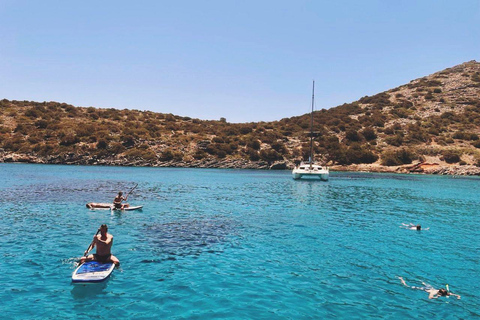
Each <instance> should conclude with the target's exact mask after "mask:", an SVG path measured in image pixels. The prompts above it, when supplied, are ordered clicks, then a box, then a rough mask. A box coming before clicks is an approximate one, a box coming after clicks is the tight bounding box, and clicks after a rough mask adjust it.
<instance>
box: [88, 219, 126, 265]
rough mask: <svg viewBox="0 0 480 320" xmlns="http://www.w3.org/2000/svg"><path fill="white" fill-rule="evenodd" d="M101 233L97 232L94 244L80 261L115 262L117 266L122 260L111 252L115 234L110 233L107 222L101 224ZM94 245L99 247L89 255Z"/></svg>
mask: <svg viewBox="0 0 480 320" xmlns="http://www.w3.org/2000/svg"><path fill="white" fill-rule="evenodd" d="M99 231H100V234H98V232H97V234H96V235H95V236H94V237H93V241H92V245H91V246H90V247H89V248H88V249H87V251H85V254H84V255H85V257H82V258H81V259H80V263H84V262H85V261H92V260H94V261H98V262H101V263H106V262H113V263H115V265H116V266H118V265H120V261H119V260H118V259H117V257H115V256H114V255H113V254H112V253H111V249H112V245H113V236H112V235H111V234H110V233H108V232H107V231H108V227H107V225H106V224H102V225H101V226H100V229H99ZM94 247H97V252H96V253H95V254H91V255H88V256H87V254H88V252H89V251H90V250H92V249H93V248H94Z"/></svg>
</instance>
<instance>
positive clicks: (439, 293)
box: [398, 277, 460, 299]
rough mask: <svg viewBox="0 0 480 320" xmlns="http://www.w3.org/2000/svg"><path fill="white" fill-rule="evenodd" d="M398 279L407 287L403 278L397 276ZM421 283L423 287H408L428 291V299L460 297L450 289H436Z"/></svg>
mask: <svg viewBox="0 0 480 320" xmlns="http://www.w3.org/2000/svg"><path fill="white" fill-rule="evenodd" d="M398 279H400V281H401V282H402V284H403V285H404V286H407V287H409V285H407V283H406V282H405V280H403V278H402V277H398ZM422 283H423V285H424V286H425V287H415V286H411V287H410V288H412V289H418V290H422V291H425V292H428V299H437V298H438V297H448V296H455V297H457V299H460V295H458V294H454V293H451V292H450V291H447V290H446V289H443V288H442V289H438V290H437V289H435V288H433V287H432V286H431V285H429V284H426V283H425V282H422ZM447 288H448V286H447Z"/></svg>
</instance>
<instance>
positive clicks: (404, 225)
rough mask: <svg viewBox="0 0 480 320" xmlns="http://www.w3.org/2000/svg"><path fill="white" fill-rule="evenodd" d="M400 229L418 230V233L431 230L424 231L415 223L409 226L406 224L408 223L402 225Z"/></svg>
mask: <svg viewBox="0 0 480 320" xmlns="http://www.w3.org/2000/svg"><path fill="white" fill-rule="evenodd" d="M400 228H405V229H409V230H417V231H420V230H428V229H430V228H426V229H422V226H421V225H419V224H416V225H415V224H413V223H409V224H406V223H402V225H401V226H400Z"/></svg>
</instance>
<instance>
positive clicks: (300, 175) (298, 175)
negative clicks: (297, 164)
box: [292, 172, 328, 181]
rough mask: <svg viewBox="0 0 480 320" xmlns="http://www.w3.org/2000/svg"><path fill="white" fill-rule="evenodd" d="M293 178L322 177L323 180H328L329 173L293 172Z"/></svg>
mask: <svg viewBox="0 0 480 320" xmlns="http://www.w3.org/2000/svg"><path fill="white" fill-rule="evenodd" d="M292 176H293V179H295V180H298V179H320V180H321V181H328V173H309V172H303V173H302V172H293V173H292Z"/></svg>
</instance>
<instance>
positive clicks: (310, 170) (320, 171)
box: [292, 81, 329, 181]
mask: <svg viewBox="0 0 480 320" xmlns="http://www.w3.org/2000/svg"><path fill="white" fill-rule="evenodd" d="M314 103H315V81H313V89H312V112H311V115H310V156H309V158H308V162H303V161H302V162H301V163H300V165H299V166H296V167H295V168H294V169H293V171H292V176H293V179H295V180H297V179H302V178H307V179H308V178H315V179H316V178H320V180H322V181H328V175H329V169H328V167H326V166H322V165H321V164H320V163H318V162H316V161H314V158H313V106H314Z"/></svg>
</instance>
